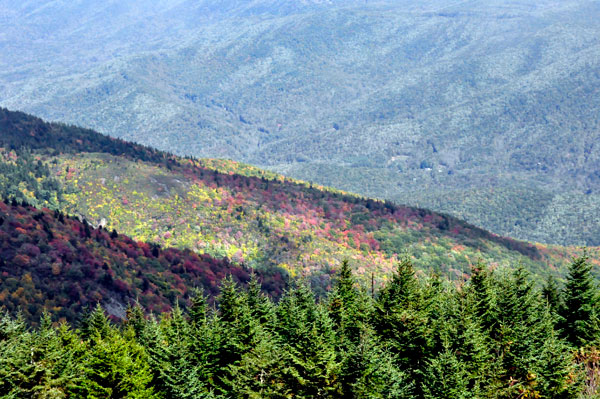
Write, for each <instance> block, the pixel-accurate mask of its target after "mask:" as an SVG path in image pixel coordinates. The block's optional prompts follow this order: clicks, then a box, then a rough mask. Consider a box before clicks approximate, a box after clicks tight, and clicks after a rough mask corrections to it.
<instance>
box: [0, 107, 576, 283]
mask: <svg viewBox="0 0 600 399" xmlns="http://www.w3.org/2000/svg"><path fill="white" fill-rule="evenodd" d="M0 129H2V130H1V132H2V135H1V136H0V145H3V146H5V147H7V148H8V147H11V146H12V147H19V146H28V147H29V148H33V149H36V152H34V155H33V156H34V157H37V158H38V159H39V161H40V162H43V163H46V164H47V165H48V166H49V168H50V171H51V173H50V174H51V175H52V176H54V177H52V179H55V180H56V181H58V182H59V183H60V185H61V187H62V194H61V196H60V197H61V200H60V202H61V203H60V207H61V209H64V210H66V211H67V212H69V213H70V214H76V215H81V216H83V217H85V218H86V219H87V220H90V221H91V222H93V223H94V224H101V225H106V226H107V227H108V228H109V229H113V228H115V229H117V230H118V231H119V232H123V233H125V234H128V235H130V236H132V237H134V238H135V239H137V240H140V241H148V242H154V243H158V244H161V245H163V246H167V247H169V246H176V247H180V248H189V249H192V250H196V251H199V252H204V253H207V254H210V255H212V256H214V257H216V258H221V257H223V256H226V257H228V258H229V259H231V260H232V261H234V262H236V263H238V264H245V265H246V266H249V267H251V268H253V269H256V270H262V271H264V272H268V271H269V270H278V269H285V270H286V271H287V273H289V274H290V275H292V276H297V275H303V276H306V277H308V278H310V279H312V281H313V283H314V284H315V285H316V286H318V287H322V288H326V287H327V286H328V285H329V282H330V275H331V273H332V272H333V271H334V270H335V269H336V268H337V267H338V265H339V264H340V262H341V261H342V260H343V259H349V260H350V264H351V266H352V267H353V268H354V269H355V270H356V272H357V276H358V278H359V279H360V280H361V281H362V282H363V283H367V282H370V280H371V277H372V276H374V277H375V278H376V280H377V282H380V281H385V279H386V278H387V276H388V275H389V273H390V271H391V270H393V268H394V267H395V264H396V262H397V260H398V258H399V257H400V256H402V254H404V253H408V255H411V256H412V257H414V262H415V265H416V266H418V267H419V268H420V269H421V270H422V271H425V272H430V271H435V272H438V273H442V274H444V275H446V276H448V277H450V278H453V279H462V278H464V276H465V274H467V273H469V272H470V267H471V266H472V265H473V264H475V263H476V262H478V261H480V260H483V261H485V262H488V263H491V264H493V265H496V266H498V265H514V264H516V263H519V262H520V263H522V264H524V265H525V266H527V267H528V268H529V269H530V270H532V271H533V272H535V273H537V274H539V275H546V274H549V273H552V274H560V272H561V270H563V267H564V266H565V265H566V264H567V263H568V261H569V260H570V256H572V255H574V254H575V253H576V252H577V250H576V249H575V248H562V247H545V246H541V245H532V244H528V243H525V242H519V241H516V240H512V239H509V238H503V237H499V236H497V235H494V234H491V233H489V232H487V231H484V230H481V229H479V228H477V227H475V226H472V225H469V224H468V223H465V222H463V221H460V220H458V219H456V218H453V217H450V216H446V215H442V214H437V213H434V212H431V211H428V210H424V209H418V208H412V207H406V206H397V205H394V204H392V203H389V202H381V201H376V200H372V199H365V198H361V197H358V196H355V195H351V194H346V193H343V192H339V191H335V190H329V189H325V188H322V187H314V186H312V185H311V184H308V183H303V182H298V181H293V180H290V179H287V178H284V177H282V176H278V175H274V174H272V173H270V172H264V171H260V170H258V169H256V168H252V167H249V166H245V165H240V164H236V163H232V162H228V161H217V160H202V161H198V160H194V159H182V158H177V157H174V156H170V155H168V154H164V153H160V152H156V151H154V150H152V149H148V148H145V147H140V146H137V145H134V144H129V143H126V142H123V141H119V140H115V139H110V138H108V137H105V136H102V135H99V134H98V133H95V132H93V131H89V130H83V129H78V128H74V127H67V126H64V125H59V124H47V123H44V122H43V121H41V120H39V119H37V118H33V117H31V116H28V115H25V114H22V113H14V112H10V111H6V110H3V111H2V112H1V113H0ZM24 132H27V134H23V133H24ZM69 137H71V140H72V142H71V141H70V139H69ZM58 142H60V143H61V146H60V147H58V146H55V144H56V143H58ZM111 142H114V143H115V146H116V148H112V147H111V146H110V145H109V144H110V143H111ZM81 143H86V145H87V146H89V147H88V148H89V150H90V151H94V152H93V153H90V152H82V151H81V150H82V149H83V148H84V147H83V148H82V147H81V145H82V144H81ZM97 143H100V144H97ZM117 148H118V151H117ZM11 154H13V155H12V157H13V158H14V157H17V158H18V157H19V156H18V155H17V154H16V153H15V152H12V153H11ZM119 154H121V155H119ZM23 156H24V155H21V157H23ZM9 159H10V158H9Z"/></svg>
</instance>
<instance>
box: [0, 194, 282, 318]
mask: <svg viewBox="0 0 600 399" xmlns="http://www.w3.org/2000/svg"><path fill="white" fill-rule="evenodd" d="M229 274H231V275H232V276H234V277H235V279H236V280H237V281H238V282H242V283H247V282H248V281H249V280H250V271H249V270H247V269H243V268H241V267H239V266H237V265H234V264H232V263H230V262H229V261H227V260H226V259H214V258H212V257H210V256H208V255H197V254H196V253H194V252H192V251H190V250H178V249H174V248H161V247H160V246H158V245H155V244H148V243H142V242H138V241H135V240H132V239H131V238H129V237H127V236H125V235H122V234H118V233H116V232H109V231H107V230H105V229H93V228H91V227H90V226H89V225H88V224H87V223H86V222H81V221H79V220H77V219H73V218H69V217H67V216H64V215H63V214H62V213H60V212H55V211H50V210H48V209H43V210H40V209H36V208H33V207H31V206H20V205H16V204H6V203H4V202H2V201H0V275H1V276H2V278H1V279H0V305H1V306H2V308H4V309H5V310H8V311H9V312H11V313H16V311H17V310H19V309H20V310H21V311H22V313H23V316H24V317H25V318H26V319H27V320H29V321H38V320H39V318H40V316H41V314H42V311H43V310H44V309H46V310H47V311H50V312H51V313H52V314H53V315H54V317H56V319H57V320H58V319H66V320H69V321H76V320H78V319H79V318H80V316H81V314H82V312H83V310H85V309H91V308H93V307H94V306H96V303H102V305H103V307H105V308H106V309H107V310H108V311H109V312H110V313H111V314H112V315H113V316H115V317H117V318H124V317H125V309H126V307H127V306H128V305H130V304H132V303H134V302H135V301H138V302H139V303H140V304H141V305H142V306H144V307H145V308H146V309H147V310H148V311H149V312H150V311H152V312H164V311H167V310H169V309H170V308H171V307H172V306H173V305H174V304H175V302H176V300H178V299H179V300H180V301H182V304H184V302H185V301H187V299H188V298H189V296H190V295H191V292H192V289H193V288H203V289H204V291H205V292H206V294H208V295H210V296H211V297H214V296H216V294H217V293H218V292H219V290H218V286H219V284H220V281H221V280H222V279H223V278H224V277H225V276H226V275H229ZM271 274H272V275H271V276H266V277H264V282H265V284H264V285H263V287H264V288H265V289H266V291H267V292H269V293H270V294H272V295H274V296H275V297H278V296H280V295H281V293H282V292H283V288H284V283H285V281H284V280H283V279H282V274H281V273H276V272H272V273H271ZM261 278H262V277H261Z"/></svg>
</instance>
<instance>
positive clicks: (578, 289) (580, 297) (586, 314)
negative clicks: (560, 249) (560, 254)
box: [560, 255, 600, 347]
mask: <svg viewBox="0 0 600 399" xmlns="http://www.w3.org/2000/svg"><path fill="white" fill-rule="evenodd" d="M562 296H563V299H564V303H563V306H562V307H561V310H560V316H561V322H560V327H561V328H562V334H563V336H564V337H565V338H566V340H567V341H568V342H569V344H571V345H572V346H574V347H581V346H585V345H587V344H590V343H592V342H594V341H596V340H597V339H598V338H599V336H600V334H599V332H600V328H599V323H598V311H597V306H598V288H597V286H596V283H595V282H594V277H593V276H592V265H591V264H590V263H589V262H588V257H587V255H584V256H582V257H579V258H577V259H574V260H573V263H571V265H570V266H569V274H568V275H567V283H566V285H565V287H564V289H563V292H562Z"/></svg>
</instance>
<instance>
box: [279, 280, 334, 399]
mask: <svg viewBox="0 0 600 399" xmlns="http://www.w3.org/2000/svg"><path fill="white" fill-rule="evenodd" d="M277 321H278V322H277V330H276V331H277V335H278V339H279V342H280V343H281V347H282V349H283V352H284V364H285V370H284V380H285V383H286V385H287V387H288V389H290V390H291V392H294V393H295V394H296V395H297V397H298V398H322V397H328V398H334V397H342V393H341V391H340V385H339V367H340V365H339V363H338V361H337V356H336V351H335V343H336V340H335V333H334V330H333V325H332V324H333V323H332V322H331V319H330V318H329V315H328V312H327V310H326V309H325V308H324V307H323V306H319V305H317V304H316V303H315V299H314V296H313V294H312V292H311V291H310V289H309V288H308V287H307V286H306V284H302V285H300V286H299V287H298V288H295V289H292V290H291V291H289V292H288V293H287V294H286V295H285V296H284V297H283V299H282V300H281V302H280V304H279V306H278V309H277Z"/></svg>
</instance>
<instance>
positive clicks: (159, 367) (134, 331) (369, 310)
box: [0, 256, 600, 398]
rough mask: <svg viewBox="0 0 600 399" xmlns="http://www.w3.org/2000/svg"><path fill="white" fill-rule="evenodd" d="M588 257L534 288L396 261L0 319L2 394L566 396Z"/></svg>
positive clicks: (526, 281)
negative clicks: (167, 304) (74, 317)
mask: <svg viewBox="0 0 600 399" xmlns="http://www.w3.org/2000/svg"><path fill="white" fill-rule="evenodd" d="M591 269H592V265H591V263H590V262H589V259H588V258H587V257H585V256H583V257H581V258H577V259H575V260H574V261H573V263H572V264H571V266H570V269H569V274H568V276H567V278H566V282H565V283H564V284H563V285H562V287H559V284H558V283H557V282H556V281H554V280H552V279H549V280H548V281H547V282H546V283H545V284H544V285H543V287H541V288H538V286H537V285H536V283H535V282H534V281H533V280H532V278H531V277H530V275H529V274H528V272H527V271H526V270H524V269H523V268H521V267H517V268H515V269H510V270H508V269H506V270H493V269H490V268H488V267H486V266H485V265H482V264H479V265H477V266H475V267H474V268H473V271H472V276H471V278H470V279H469V280H468V281H467V282H465V283H464V284H461V285H456V284H452V283H450V282H447V281H445V280H442V279H440V278H439V277H437V276H425V277H424V276H417V275H416V274H415V271H414V270H413V267H412V264H411V262H410V261H409V260H404V261H402V262H401V263H400V264H399V265H398V268H397V271H396V272H395V274H393V275H392V276H391V277H390V279H389V281H388V282H387V284H386V285H385V286H384V287H383V288H382V289H381V290H380V291H379V292H372V291H371V290H368V289H363V288H361V287H359V286H358V285H357V283H356V281H355V280H354V277H353V276H352V273H351V270H350V268H349V266H348V264H347V263H346V262H344V263H343V264H342V266H341V268H340V270H339V272H338V275H337V279H336V281H335V284H334V286H333V287H332V289H331V291H330V292H329V294H328V296H327V297H326V298H321V299H319V300H317V299H315V295H314V293H313V292H312V291H311V289H310V287H309V286H308V284H306V283H303V282H301V281H300V282H298V283H297V284H296V285H295V286H294V287H292V288H290V289H289V290H288V291H287V292H286V293H285V295H284V296H283V297H282V298H281V300H279V301H278V302H274V301H273V300H271V299H270V298H269V297H267V296H266V295H264V294H263V293H262V292H261V287H260V283H259V281H258V279H257V278H253V279H252V281H251V283H250V284H249V285H248V287H247V288H245V289H242V288H240V287H239V286H238V285H237V284H236V283H235V281H234V280H233V279H231V278H226V279H225V280H223V282H222V284H221V290H220V294H219V296H218V298H217V301H216V304H212V305H211V304H209V302H208V301H207V298H206V297H205V296H204V294H203V292H202V291H200V290H197V291H196V292H195V294H194V295H193V298H192V300H191V304H190V305H189V306H187V308H185V309H184V308H182V307H180V306H178V305H177V306H175V307H174V308H173V309H172V310H171V311H170V312H167V313H164V314H162V315H155V314H150V315H146V314H145V313H144V311H143V309H142V308H141V307H140V306H139V305H135V306H131V307H130V308H129V309H128V311H127V318H126V320H124V321H121V322H114V321H111V320H110V319H109V318H108V317H107V316H106V315H105V312H104V310H103V309H102V307H101V306H100V305H98V306H96V308H95V309H93V310H92V311H90V312H89V313H88V314H87V315H86V317H85V318H84V319H83V322H82V323H80V324H79V325H77V326H76V327H73V326H70V325H68V324H67V323H60V324H57V323H53V322H52V319H51V316H50V315H49V314H48V313H45V314H44V315H43V317H42V318H41V320H40V324H39V327H38V328H36V329H32V328H30V327H28V325H27V323H26V322H25V321H24V320H23V319H22V317H20V316H18V315H17V316H15V317H11V316H10V315H9V314H8V313H5V314H4V315H3V316H2V318H1V320H0V396H1V397H5V398H62V397H72V398H79V397H81V398H126V397H127V398H292V397H293V398H492V397H493V398H517V397H518V398H525V397H527V398H542V397H543V398H575V397H593V395H594V394H596V384H597V381H598V379H599V378H600V369H599V368H598V365H597V363H598V361H597V360H598V357H599V355H600V353H599V352H598V351H597V350H596V349H595V348H596V345H597V343H598V340H599V339H600V324H599V323H598V306H597V305H598V287H597V284H596V282H595V281H594V279H593V277H592V275H591Z"/></svg>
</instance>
